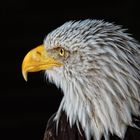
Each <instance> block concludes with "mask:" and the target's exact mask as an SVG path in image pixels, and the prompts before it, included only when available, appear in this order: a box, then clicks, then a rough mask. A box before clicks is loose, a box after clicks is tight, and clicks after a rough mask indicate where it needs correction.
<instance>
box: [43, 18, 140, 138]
mask: <svg viewBox="0 0 140 140" xmlns="http://www.w3.org/2000/svg"><path fill="white" fill-rule="evenodd" d="M124 31H125V30H123V29H121V27H120V26H116V25H114V24H112V23H107V22H104V21H100V20H84V21H77V22H75V21H70V22H67V23H65V24H64V25H62V26H61V27H59V28H57V29H56V30H54V31H52V32H51V33H50V34H48V35H47V37H46V38H45V40H44V45H45V47H46V49H47V50H49V49H53V48H55V47H56V46H61V47H63V48H64V49H65V50H67V51H68V52H69V57H67V59H64V60H63V63H64V66H63V67H54V68H53V70H51V71H48V70H46V76H47V78H49V80H50V81H52V82H54V83H55V84H56V86H58V87H60V88H61V89H62V91H63V93H64V97H63V99H62V102H61V105H60V107H59V110H58V112H57V115H56V117H55V119H56V120H57V121H59V117H60V115H61V111H65V112H66V114H67V117H68V119H69V123H70V125H71V126H73V124H74V123H76V124H77V127H79V126H78V125H79V122H80V125H81V127H82V129H83V130H84V132H85V136H86V138H87V140H90V138H91V137H93V138H94V139H95V140H100V139H101V137H102V136H104V137H105V139H106V140H107V139H108V135H109V133H112V134H115V135H117V136H118V137H120V138H122V139H123V137H124V135H125V131H126V128H127V126H128V125H130V126H133V122H132V114H133V115H139V101H140V96H139V94H140V93H139V92H140V45H139V44H138V42H137V41H136V40H134V39H133V38H132V37H130V36H129V35H128V34H127V33H125V32H124Z"/></svg>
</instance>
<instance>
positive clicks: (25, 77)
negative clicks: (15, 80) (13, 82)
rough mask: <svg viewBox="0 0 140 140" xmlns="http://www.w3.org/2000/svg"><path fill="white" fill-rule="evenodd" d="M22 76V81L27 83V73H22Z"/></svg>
mask: <svg viewBox="0 0 140 140" xmlns="http://www.w3.org/2000/svg"><path fill="white" fill-rule="evenodd" d="M22 75H23V78H24V80H25V81H26V82H27V80H28V79H27V73H26V72H23V73H22Z"/></svg>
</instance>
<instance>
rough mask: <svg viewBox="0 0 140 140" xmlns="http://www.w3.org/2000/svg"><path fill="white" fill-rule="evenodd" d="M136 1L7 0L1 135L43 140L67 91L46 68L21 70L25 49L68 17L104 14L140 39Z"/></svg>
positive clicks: (1, 26)
mask: <svg viewBox="0 0 140 140" xmlns="http://www.w3.org/2000/svg"><path fill="white" fill-rule="evenodd" d="M139 9H140V8H139V4H138V2H136V1H134V0H133V1H128V0H120V1H119V0H116V1H113V0H112V1H95V0H92V1H87V0H86V1H82V0H81V1H79V2H77V3H76V1H64V2H60V1H47V0H46V1H40V0H38V1H32V2H31V1H28V0H24V1H20V0H19V1H18V0H17V1H16V0H11V1H3V2H1V4H0V35H1V37H0V81H1V83H0V140H9V139H12V140H29V139H31V140H42V139H43V135H44V131H45V127H46V123H47V120H48V119H49V117H50V116H51V115H52V114H53V113H54V112H56V111H57V109H58V107H59V104H60V101H61V98H62V94H61V92H60V90H58V89H57V88H56V87H55V86H54V85H52V84H49V83H48V82H46V80H45V78H44V74H43V72H38V73H31V74H29V76H28V82H25V81H24V79H23V77H22V74H21V64H22V60H23V58H24V56H25V54H26V53H27V52H28V51H29V50H30V49H32V48H34V47H36V46H37V45H39V44H42V41H43V39H44V37H45V36H46V35H47V33H49V32H50V31H52V30H53V29H55V28H56V27H58V26H60V25H61V24H63V23H64V22H66V21H68V20H79V19H87V18H91V19H104V20H105V21H108V22H115V23H116V24H119V25H123V27H124V28H128V29H129V30H128V32H129V33H131V34H133V37H134V38H136V39H137V40H139V41H140V26H139V25H140V12H139Z"/></svg>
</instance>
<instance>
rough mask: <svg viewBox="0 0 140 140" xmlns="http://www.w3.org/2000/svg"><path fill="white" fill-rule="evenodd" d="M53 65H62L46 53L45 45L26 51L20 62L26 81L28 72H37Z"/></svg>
mask: <svg viewBox="0 0 140 140" xmlns="http://www.w3.org/2000/svg"><path fill="white" fill-rule="evenodd" d="M53 66H62V64H61V63H60V62H58V61H57V60H55V59H54V58H53V57H51V56H50V55H48V54H47V52H46V50H45V47H44V46H43V45H40V46H38V47H36V48H34V49H32V50H31V51H29V52H28V53H27V55H26V56H25V58H24V60H23V62H22V75H23V77H24V79H25V80H26V81H27V74H28V72H37V71H41V70H46V69H49V68H51V67H53Z"/></svg>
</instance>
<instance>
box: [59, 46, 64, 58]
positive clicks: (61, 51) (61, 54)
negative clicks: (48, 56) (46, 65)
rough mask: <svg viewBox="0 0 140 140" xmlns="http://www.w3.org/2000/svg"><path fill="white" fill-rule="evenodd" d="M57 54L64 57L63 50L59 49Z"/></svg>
mask: <svg viewBox="0 0 140 140" xmlns="http://www.w3.org/2000/svg"><path fill="white" fill-rule="evenodd" d="M59 54H60V56H64V54H65V51H64V49H63V48H61V49H60V51H59Z"/></svg>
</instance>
